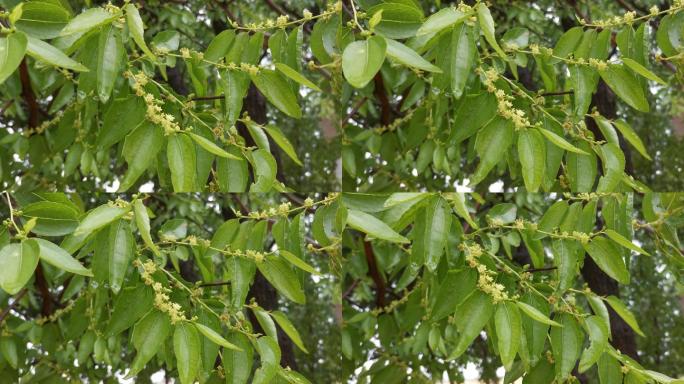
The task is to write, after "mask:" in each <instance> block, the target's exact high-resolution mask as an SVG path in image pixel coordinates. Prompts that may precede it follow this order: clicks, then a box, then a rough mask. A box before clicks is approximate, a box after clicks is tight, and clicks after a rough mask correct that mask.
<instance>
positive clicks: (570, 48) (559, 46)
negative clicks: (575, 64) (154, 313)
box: [549, 27, 584, 64]
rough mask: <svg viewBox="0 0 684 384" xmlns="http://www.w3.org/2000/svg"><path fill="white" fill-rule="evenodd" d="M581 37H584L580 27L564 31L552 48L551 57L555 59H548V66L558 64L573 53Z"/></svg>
mask: <svg viewBox="0 0 684 384" xmlns="http://www.w3.org/2000/svg"><path fill="white" fill-rule="evenodd" d="M582 35H584V31H583V30H582V27H573V28H570V29H568V30H567V31H565V33H563V35H562V36H561V37H560V39H558V42H557V43H556V46H555V47H554V48H553V55H554V56H556V57H552V58H550V59H549V64H555V63H558V62H559V61H561V59H565V58H566V57H568V55H569V54H571V53H572V52H574V51H575V48H577V44H579V42H580V40H582Z"/></svg>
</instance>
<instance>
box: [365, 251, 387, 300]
mask: <svg viewBox="0 0 684 384" xmlns="http://www.w3.org/2000/svg"><path fill="white" fill-rule="evenodd" d="M363 249H364V251H365V253H366V262H367V263H368V273H370V275H371V278H372V279H373V282H374V283H375V304H376V305H377V306H378V307H384V306H385V280H384V279H383V277H382V276H381V275H380V271H379V270H378V264H377V262H376V261H375V253H374V252H373V246H372V245H371V243H370V242H369V241H367V240H364V241H363Z"/></svg>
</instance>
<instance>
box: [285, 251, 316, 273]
mask: <svg viewBox="0 0 684 384" xmlns="http://www.w3.org/2000/svg"><path fill="white" fill-rule="evenodd" d="M278 253H279V254H280V256H282V257H283V259H285V260H287V261H288V262H289V263H290V264H292V265H294V266H295V267H297V268H299V269H301V270H303V271H306V272H309V273H311V274H314V275H318V274H319V273H318V271H317V270H316V268H314V267H312V266H311V265H309V264H307V263H306V262H305V261H304V260H302V259H300V258H299V257H297V256H295V255H294V254H293V253H292V252H290V251H286V250H284V249H279V250H278Z"/></svg>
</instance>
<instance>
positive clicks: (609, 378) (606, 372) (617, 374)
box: [597, 353, 623, 384]
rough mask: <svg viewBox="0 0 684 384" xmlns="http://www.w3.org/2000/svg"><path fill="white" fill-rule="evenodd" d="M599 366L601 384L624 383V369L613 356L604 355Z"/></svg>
mask: <svg viewBox="0 0 684 384" xmlns="http://www.w3.org/2000/svg"><path fill="white" fill-rule="evenodd" d="M597 366H598V376H599V382H600V383H601V384H613V383H622V380H623V375H622V369H621V368H622V367H621V366H620V363H619V362H618V361H617V359H615V358H614V357H613V356H611V355H610V354H608V353H604V354H602V355H601V357H600V358H599V361H598V364H597Z"/></svg>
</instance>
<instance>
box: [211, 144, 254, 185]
mask: <svg viewBox="0 0 684 384" xmlns="http://www.w3.org/2000/svg"><path fill="white" fill-rule="evenodd" d="M228 152H229V153H231V154H232V155H233V156H236V157H240V158H241V160H232V159H231V158H223V157H220V158H218V159H216V179H217V180H216V182H217V184H218V186H219V189H220V191H221V192H245V191H246V190H247V183H248V182H249V169H248V168H247V164H248V163H247V161H246V160H245V159H244V158H242V157H241V156H242V153H241V152H240V150H239V149H238V148H234V147H233V148H228Z"/></svg>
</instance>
